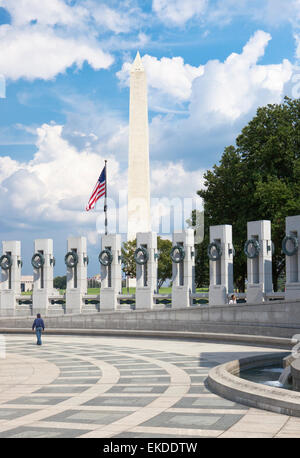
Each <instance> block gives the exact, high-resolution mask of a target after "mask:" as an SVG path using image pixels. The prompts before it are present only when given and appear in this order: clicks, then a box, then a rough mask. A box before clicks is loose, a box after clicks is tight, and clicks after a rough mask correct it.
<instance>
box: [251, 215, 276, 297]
mask: <svg viewBox="0 0 300 458" xmlns="http://www.w3.org/2000/svg"><path fill="white" fill-rule="evenodd" d="M247 239H248V240H247V242H246V243H245V246H244V251H245V253H246V255H247V258H248V259H247V280H248V283H247V303H249V304H253V303H254V304H256V303H260V302H263V301H264V299H265V294H266V293H271V292H272V291H273V283H272V251H273V250H272V239H271V221H266V220H262V221H250V222H248V223H247Z"/></svg>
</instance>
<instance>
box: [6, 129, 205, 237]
mask: <svg viewBox="0 0 300 458" xmlns="http://www.w3.org/2000/svg"><path fill="white" fill-rule="evenodd" d="M77 134H78V132H76V135H77ZM111 141H112V140H111ZM36 147H37V152H36V154H35V155H34V157H33V158H32V160H30V161H28V162H23V163H21V162H18V161H14V160H12V159H11V158H10V157H8V156H7V157H2V158H0V167H1V173H0V212H1V214H2V215H4V214H5V215H6V217H5V221H6V224H7V225H8V226H9V225H11V226H12V227H15V225H17V227H21V225H22V227H24V228H25V227H26V228H31V230H36V229H39V230H41V229H42V228H43V229H44V230H45V229H46V228H47V227H50V228H51V227H53V226H54V225H55V231H58V230H62V231H67V230H72V231H73V233H74V232H75V233H80V231H81V232H82V233H83V234H85V233H86V234H89V239H90V242H91V243H92V242H93V241H95V240H96V237H95V231H96V228H98V227H102V225H103V222H102V219H101V218H100V223H99V222H98V221H97V218H98V217H99V215H100V216H101V215H102V213H101V214H100V212H95V211H94V212H92V211H91V212H88V213H87V212H86V211H85V206H86V204H87V201H88V199H89V197H90V194H91V192H92V189H93V187H94V185H95V183H96V180H97V178H98V175H99V173H100V171H101V169H102V167H103V164H104V157H103V156H102V155H100V154H99V153H96V152H95V151H90V150H89V149H84V148H83V149H82V150H78V149H77V148H76V147H74V146H72V145H70V143H69V142H68V141H67V140H66V139H64V138H63V126H61V125H55V124H52V125H49V124H43V125H42V126H40V127H39V128H38V129H37V142H36ZM105 158H106V159H108V170H109V175H108V189H109V198H110V199H111V202H112V205H110V208H111V209H112V208H113V206H116V207H118V205H119V192H122V193H123V194H124V191H126V189H127V169H126V168H124V167H123V168H121V167H120V165H119V162H118V160H117V159H116V157H115V156H114V155H112V154H110V155H108V156H105ZM201 179H202V171H201V170H198V171H192V172H189V171H187V170H185V169H184V167H183V164H174V163H171V162H169V163H163V162H160V163H154V164H153V166H152V172H151V182H152V192H153V194H154V193H155V196H156V197H166V196H167V197H169V196H171V197H173V196H178V197H181V196H182V195H183V194H182V190H184V196H186V197H190V196H195V194H196V191H197V190H198V189H199V185H200V181H201ZM122 205H123V204H122ZM100 207H101V203H100ZM100 207H99V208H100ZM112 213H113V212H112ZM112 213H111V223H112V222H113V221H112V219H114V215H113V214H112ZM99 224H100V226H99ZM123 228H124V224H123Z"/></svg>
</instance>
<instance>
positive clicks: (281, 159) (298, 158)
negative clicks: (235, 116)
mask: <svg viewBox="0 0 300 458" xmlns="http://www.w3.org/2000/svg"><path fill="white" fill-rule="evenodd" d="M204 178H205V183H204V186H205V189H202V190H199V191H198V194H199V196H201V197H202V198H203V199H204V212H205V228H206V229H205V234H206V237H205V240H206V242H207V240H208V237H207V234H208V227H209V226H211V225H218V224H232V225H233V243H234V246H235V251H236V256H235V261H234V279H235V283H236V285H237V287H238V288H240V289H243V285H244V281H245V278H246V272H247V266H246V257H245V255H244V253H243V246H244V243H245V241H246V238H247V222H248V221H258V220H262V219H265V220H271V221H272V240H273V242H274V244H275V253H274V256H273V283H274V289H275V290H276V289H277V282H278V277H279V276H280V274H281V273H282V271H283V269H284V265H285V263H284V259H285V258H284V255H283V253H282V252H281V241H282V239H283V237H284V234H285V217H286V216H293V215H297V214H300V100H299V99H297V100H291V99H290V98H288V97H285V99H284V102H283V103H282V104H274V105H267V106H266V107H262V108H259V109H258V110H257V113H256V116H255V117H254V118H253V119H252V120H251V121H250V122H249V123H248V125H247V126H245V127H244V128H243V130H242V132H241V134H240V135H239V136H238V137H237V139H236V146H228V147H226V148H225V150H224V153H223V155H222V158H221V160H220V163H219V165H214V167H213V169H212V170H208V171H207V172H206V174H205V175H204Z"/></svg>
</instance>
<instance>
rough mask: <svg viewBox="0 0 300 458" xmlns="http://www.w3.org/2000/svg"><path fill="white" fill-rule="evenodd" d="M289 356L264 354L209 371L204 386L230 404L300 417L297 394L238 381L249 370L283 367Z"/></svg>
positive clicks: (299, 404)
mask: <svg viewBox="0 0 300 458" xmlns="http://www.w3.org/2000/svg"><path fill="white" fill-rule="evenodd" d="M289 355H290V353H283V352H279V353H267V354H262V355H258V356H252V357H248V358H242V359H238V360H234V361H230V362H228V363H225V364H221V365H220V366H216V367H214V368H212V369H211V370H210V371H209V374H208V378H207V385H208V387H209V388H210V389H211V391H213V392H214V393H216V394H218V395H220V396H222V397H224V398H226V399H229V400H231V401H234V402H237V403H240V404H244V405H247V406H249V407H254V408H258V409H264V410H269V411H271V412H275V413H280V414H285V415H291V416H296V417H300V392H297V391H291V390H287V389H283V388H278V387H277V386H268V385H264V384H259V383H255V382H252V381H249V380H245V379H242V378H240V377H239V376H240V373H241V372H242V371H243V370H246V369H250V368H258V367H268V366H275V365H277V366H279V367H282V360H283V358H285V357H287V356H289ZM296 361H297V362H298V360H296ZM296 361H295V362H296ZM292 364H293V363H292ZM298 367H299V366H298Z"/></svg>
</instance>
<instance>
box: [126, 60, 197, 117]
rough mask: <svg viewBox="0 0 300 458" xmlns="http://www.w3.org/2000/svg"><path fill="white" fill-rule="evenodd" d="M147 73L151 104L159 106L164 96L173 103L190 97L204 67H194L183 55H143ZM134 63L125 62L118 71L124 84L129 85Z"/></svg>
mask: <svg viewBox="0 0 300 458" xmlns="http://www.w3.org/2000/svg"><path fill="white" fill-rule="evenodd" d="M142 61H143V65H144V67H145V71H146V74H147V83H148V88H149V89H150V90H149V99H150V106H151V107H152V108H153V107H154V106H158V105H159V104H161V103H162V98H163V97H165V96H168V98H169V101H170V102H172V104H177V103H181V102H185V101H187V100H189V99H190V96H191V92H192V82H193V80H194V79H195V78H196V77H198V76H200V75H202V74H203V72H204V67H203V66H202V65H200V66H199V67H193V66H192V65H189V64H185V63H184V60H183V58H182V57H173V58H168V57H162V58H161V59H160V60H159V59H157V58H156V57H153V56H149V55H147V54H146V55H145V56H143V57H142ZM131 65H132V63H131V62H125V63H124V64H123V66H122V69H121V70H120V71H119V72H118V73H117V77H118V78H119V80H120V82H121V84H122V85H126V86H129V74H130V68H131Z"/></svg>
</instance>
